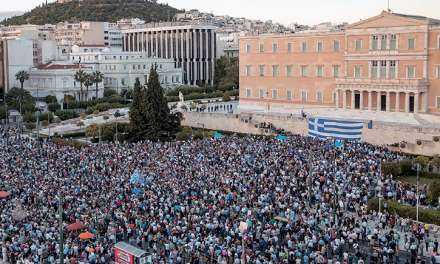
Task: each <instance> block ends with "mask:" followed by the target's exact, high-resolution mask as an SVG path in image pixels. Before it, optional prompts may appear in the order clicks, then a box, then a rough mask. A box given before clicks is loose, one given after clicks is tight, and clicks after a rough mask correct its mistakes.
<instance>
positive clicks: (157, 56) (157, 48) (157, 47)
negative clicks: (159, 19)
mask: <svg viewBox="0 0 440 264" xmlns="http://www.w3.org/2000/svg"><path fill="white" fill-rule="evenodd" d="M154 33H155V36H154V37H155V39H156V51H155V52H154V54H155V55H156V56H155V57H156V58H159V31H155V32H154Z"/></svg>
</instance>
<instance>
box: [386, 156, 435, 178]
mask: <svg viewBox="0 0 440 264" xmlns="http://www.w3.org/2000/svg"><path fill="white" fill-rule="evenodd" d="M382 173H383V174H384V175H390V174H392V175H393V176H395V177H404V176H414V175H416V174H417V171H416V170H415V169H414V166H413V162H412V161H411V160H403V161H400V162H386V163H382ZM420 177H423V178H431V179H437V178H440V174H437V173H433V172H429V171H427V170H426V169H425V170H422V171H420Z"/></svg>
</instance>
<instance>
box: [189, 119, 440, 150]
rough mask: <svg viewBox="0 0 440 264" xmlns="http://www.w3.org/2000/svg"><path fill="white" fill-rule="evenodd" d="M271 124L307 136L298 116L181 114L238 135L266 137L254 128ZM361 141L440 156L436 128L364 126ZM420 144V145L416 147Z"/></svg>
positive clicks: (439, 131)
mask: <svg viewBox="0 0 440 264" xmlns="http://www.w3.org/2000/svg"><path fill="white" fill-rule="evenodd" d="M263 122H266V123H271V124H273V125H274V126H275V127H276V128H279V129H284V130H286V131H289V132H291V133H294V134H300V135H307V134H308V125H307V120H306V119H304V118H301V117H297V116H288V115H285V116H273V115H264V114H221V113H196V112H186V113H184V120H183V122H182V124H183V125H184V126H192V127H200V128H203V127H204V128H207V129H212V130H224V131H232V132H239V133H250V134H267V133H268V132H269V131H266V130H264V129H259V128H257V127H256V125H257V124H260V123H263ZM362 134H363V136H362V140H363V141H365V142H368V143H371V144H375V145H389V144H393V143H399V142H402V141H404V142H407V144H406V147H405V148H402V149H400V150H401V151H404V152H408V153H412V154H419V155H430V156H432V155H435V154H440V142H434V141H433V138H434V136H439V137H440V129H439V128H429V127H417V126H410V125H401V124H393V123H381V122H374V123H373V128H372V129H368V128H367V126H365V128H364V129H363V131H362ZM417 141H421V143H422V144H421V145H418V144H417Z"/></svg>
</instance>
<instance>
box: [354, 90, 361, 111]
mask: <svg viewBox="0 0 440 264" xmlns="http://www.w3.org/2000/svg"><path fill="white" fill-rule="evenodd" d="M354 109H361V95H360V94H355V95H354Z"/></svg>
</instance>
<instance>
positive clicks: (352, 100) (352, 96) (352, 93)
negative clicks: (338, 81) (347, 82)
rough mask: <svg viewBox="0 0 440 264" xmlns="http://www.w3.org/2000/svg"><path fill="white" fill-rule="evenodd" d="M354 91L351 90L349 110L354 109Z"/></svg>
mask: <svg viewBox="0 0 440 264" xmlns="http://www.w3.org/2000/svg"><path fill="white" fill-rule="evenodd" d="M354 95H355V93H354V90H351V109H354V107H355V103H354Z"/></svg>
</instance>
